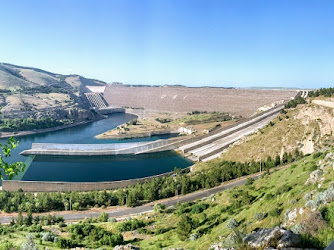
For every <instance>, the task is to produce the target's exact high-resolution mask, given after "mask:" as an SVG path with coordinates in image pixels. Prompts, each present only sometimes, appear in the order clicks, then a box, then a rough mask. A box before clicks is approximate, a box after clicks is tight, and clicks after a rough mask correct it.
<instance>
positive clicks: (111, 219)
mask: <svg viewBox="0 0 334 250" xmlns="http://www.w3.org/2000/svg"><path fill="white" fill-rule="evenodd" d="M108 222H113V223H114V222H117V220H116V219H115V218H109V219H108Z"/></svg>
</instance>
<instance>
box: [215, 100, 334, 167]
mask: <svg viewBox="0 0 334 250" xmlns="http://www.w3.org/2000/svg"><path fill="white" fill-rule="evenodd" d="M318 99H319V98H317V100H318ZM321 99H322V101H326V104H327V106H328V103H330V102H332V101H333V98H321ZM316 103H319V102H318V101H314V99H310V100H309V101H308V104H304V105H298V106H297V108H295V109H290V110H287V113H286V114H280V115H279V116H278V117H277V118H275V119H274V120H273V122H272V123H270V124H268V125H267V126H266V127H265V128H263V129H260V130H259V131H258V132H257V133H256V134H253V135H250V136H247V137H245V138H244V139H242V140H240V141H239V142H237V143H235V144H234V145H233V146H231V147H230V148H229V149H228V150H227V151H226V152H225V153H224V154H223V155H222V159H224V160H232V161H242V162H244V161H251V160H252V159H254V160H258V159H261V158H262V159H266V157H267V156H268V155H270V156H271V157H275V155H277V154H280V155H281V157H282V155H283V153H284V152H288V153H289V152H293V151H294V150H295V149H296V148H298V149H299V150H302V151H303V153H304V154H307V153H313V152H314V151H317V150H319V149H320V148H326V147H330V146H333V141H334V137H333V135H334V134H333V133H334V111H333V108H329V107H326V106H322V105H318V104H316ZM321 103H322V104H323V102H321ZM332 103H333V104H334V102H332ZM222 159H221V158H220V159H216V161H220V160H222Z"/></svg>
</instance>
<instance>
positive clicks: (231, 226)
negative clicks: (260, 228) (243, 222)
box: [226, 218, 239, 230]
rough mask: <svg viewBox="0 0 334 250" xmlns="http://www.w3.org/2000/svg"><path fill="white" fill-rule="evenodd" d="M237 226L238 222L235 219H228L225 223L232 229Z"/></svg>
mask: <svg viewBox="0 0 334 250" xmlns="http://www.w3.org/2000/svg"><path fill="white" fill-rule="evenodd" d="M238 226H239V223H238V222H237V221H236V220H235V219H233V218H232V219H229V221H228V222H227V223H226V228H227V229H230V230H233V229H235V228H237V227H238Z"/></svg>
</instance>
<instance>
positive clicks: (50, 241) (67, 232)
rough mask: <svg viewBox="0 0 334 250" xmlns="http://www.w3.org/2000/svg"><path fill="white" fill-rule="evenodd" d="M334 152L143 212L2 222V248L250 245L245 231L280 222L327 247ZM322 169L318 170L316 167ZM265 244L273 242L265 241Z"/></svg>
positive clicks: (307, 242)
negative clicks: (124, 215) (116, 216)
mask: <svg viewBox="0 0 334 250" xmlns="http://www.w3.org/2000/svg"><path fill="white" fill-rule="evenodd" d="M332 164H334V153H333V151H324V152H319V153H316V154H314V155H310V156H307V157H305V158H303V159H300V160H298V161H296V162H295V163H294V164H292V165H291V166H290V167H288V168H286V169H282V170H274V171H273V172H271V173H267V172H265V173H264V174H263V176H262V178H260V179H258V180H256V181H254V180H252V179H248V181H247V183H246V184H245V185H244V186H240V187H235V188H232V189H230V190H225V191H222V192H220V193H217V194H216V195H212V196H210V197H206V198H203V199H201V200H197V201H194V202H186V203H183V204H179V205H177V206H175V207H165V206H163V205H159V204H157V205H156V206H155V208H154V212H153V213H151V214H147V215H145V216H143V215H138V216H136V217H133V218H127V219H123V220H121V221H116V220H115V219H114V218H108V215H107V214H106V213H102V214H101V215H100V216H99V217H98V218H93V219H91V218H90V219H88V218H87V219H85V220H83V221H81V222H79V223H75V224H71V223H65V222H64V221H63V219H62V218H61V217H59V218H55V217H54V216H52V215H48V216H44V217H35V218H34V217H32V215H31V214H28V216H26V217H25V218H22V216H21V215H19V217H18V219H17V220H16V221H13V222H12V223H11V224H10V225H2V226H0V232H1V239H0V248H2V249H10V248H11V249H18V248H19V247H20V246H21V245H22V244H28V243H29V244H34V245H35V246H36V247H39V248H41V249H43V248H45V247H48V248H51V249H64V248H73V247H86V248H100V249H109V248H110V247H114V246H115V245H124V244H132V245H136V246H138V247H140V249H161V248H185V249H209V248H210V247H214V246H215V245H217V244H218V245H219V244H220V245H221V246H224V247H234V248H236V249H252V248H251V247H249V245H248V243H247V241H246V239H247V238H245V237H246V236H248V235H250V234H251V232H252V231H254V230H259V229H260V228H268V229H270V228H274V227H275V226H277V225H279V226H282V227H284V228H287V229H290V230H291V231H292V232H293V233H294V234H295V235H298V236H299V237H300V241H298V242H299V243H298V247H313V248H315V249H323V248H324V247H326V246H327V245H328V244H329V243H330V242H331V241H332V240H333V239H334V229H333V227H332V226H333V223H334V219H333V218H332V217H333V216H332V211H333V207H334V191H333V190H334V189H333V188H334V183H333V181H332V180H333V177H334V171H333V168H332ZM315 173H318V174H315ZM263 244H264V245H263V247H264V248H265V247H269V246H272V244H275V243H273V242H266V241H263Z"/></svg>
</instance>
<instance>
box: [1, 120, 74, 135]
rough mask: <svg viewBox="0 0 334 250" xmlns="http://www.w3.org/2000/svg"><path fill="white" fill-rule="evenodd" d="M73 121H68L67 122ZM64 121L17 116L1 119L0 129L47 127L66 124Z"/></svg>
mask: <svg viewBox="0 0 334 250" xmlns="http://www.w3.org/2000/svg"><path fill="white" fill-rule="evenodd" d="M69 122H71V121H68V120H67V121H66V124H67V123H69ZM64 124H65V122H64V121H59V120H56V119H54V118H51V117H42V118H38V119H33V118H16V119H3V120H1V121H0V131H3V132H13V131H25V130H33V129H45V128H52V127H57V126H61V125H64Z"/></svg>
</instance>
